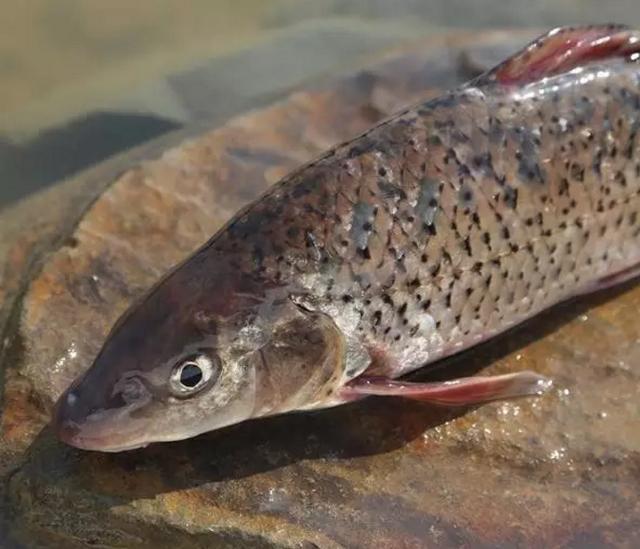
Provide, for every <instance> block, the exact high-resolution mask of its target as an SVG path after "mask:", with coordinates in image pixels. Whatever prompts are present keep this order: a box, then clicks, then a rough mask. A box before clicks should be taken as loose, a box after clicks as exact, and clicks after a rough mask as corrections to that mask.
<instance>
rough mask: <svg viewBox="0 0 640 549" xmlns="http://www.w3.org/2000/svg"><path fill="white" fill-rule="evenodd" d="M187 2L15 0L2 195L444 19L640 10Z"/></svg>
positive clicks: (592, 16)
mask: <svg viewBox="0 0 640 549" xmlns="http://www.w3.org/2000/svg"><path fill="white" fill-rule="evenodd" d="M186 5H187V4H185V3H184V2H182V1H181V0H162V1H158V0H138V1H136V2H129V1H128V0H112V1H110V2H108V3H106V2H84V1H82V0H30V1H29V2H16V1H14V2H6V3H5V5H3V17H2V18H0V84H1V85H0V104H1V105H2V116H1V117H0V207H2V205H3V204H6V203H8V202H10V201H13V200H16V199H17V198H19V197H21V196H24V195H26V194H28V193H30V192H33V191H34V190H36V189H39V188H41V187H43V186H46V185H49V184H51V183H53V182H55V181H58V180H60V179H62V178H65V177H67V176H69V175H71V174H73V173H75V172H77V171H79V170H81V169H82V168H84V167H86V166H90V165H93V164H94V163H96V162H98V161H100V160H102V159H105V158H107V157H109V156H111V155H112V154H114V153H116V152H118V151H121V150H126V149H128V148H130V147H131V146H133V145H135V144H137V143H141V142H143V141H146V140H148V139H151V138H153V137H155V136H158V135H161V134H163V133H166V132H168V131H170V130H172V129H175V128H178V127H181V126H184V125H188V124H191V123H193V122H194V121H195V120H202V119H203V114H204V115H206V118H207V119H210V120H211V123H212V124H213V123H218V122H220V121H221V120H223V119H224V118H225V117H228V116H230V115H231V114H234V113H235V112H238V111H240V110H244V109H246V108H248V107H249V106H251V105H255V104H256V103H259V102H261V101H262V102H264V101H266V100H267V99H269V98H272V97H275V96H277V95H278V94H281V93H283V92H284V91H286V89H288V88H290V87H295V86H296V85H299V84H300V83H301V82H303V81H304V80H305V79H309V78H314V77H316V76H318V75H321V74H326V73H330V72H332V71H334V72H335V71H336V70H341V69H342V68H344V67H345V66H348V65H349V64H353V63H356V62H357V61H358V60H359V59H361V58H363V57H366V56H368V55H372V54H373V53H374V52H376V51H378V50H380V49H383V48H388V47H391V46H393V45H396V44H400V43H402V42H405V41H409V40H411V39H415V38H418V37H421V36H424V35H426V34H429V33H431V32H435V31H442V30H445V29H446V28H450V27H472V28H480V27H509V26H538V27H541V28H544V27H549V26H556V25H559V24H566V23H578V22H604V21H629V20H634V19H637V17H638V15H637V7H636V0H618V1H612V2H608V3H607V4H606V8H605V7H604V5H603V4H602V3H601V2H600V1H599V0H538V1H535V0H513V1H511V2H510V3H509V6H510V9H508V10H505V9H504V2H503V1H502V0H394V1H393V2H390V1H387V0H269V1H264V0H193V1H191V2H189V3H188V9H187V8H185V6H186ZM256 52H259V53H260V54H261V56H260V57H256ZM267 67H268V70H267ZM221 80H222V81H224V86H220V85H219V82H220V81H221ZM203 82H204V85H203ZM202 90H204V92H203V91H202Z"/></svg>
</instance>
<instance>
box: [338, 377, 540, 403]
mask: <svg viewBox="0 0 640 549" xmlns="http://www.w3.org/2000/svg"><path fill="white" fill-rule="evenodd" d="M551 384H552V382H551V380H550V379H548V378H546V377H544V376H541V375H539V374H536V373H534V372H530V371H524V372H517V373H515V374H506V375H501V376H490V377H482V376H477V377H463V378H460V379H454V380H452V381H440V382H432V383H411V382H408V381H398V380H393V379H388V378H384V377H360V378H356V379H354V380H353V381H352V382H351V383H349V385H348V386H347V387H345V395H346V396H364V395H378V396H398V397H404V398H411V399H415V400H422V401H425V402H431V403H433V404H440V405H443V406H468V405H471V404H480V403H482V402H490V401H492V400H505V399H511V398H519V397H526V396H535V395H541V394H542V393H544V392H545V391H546V390H547V389H549V387H551Z"/></svg>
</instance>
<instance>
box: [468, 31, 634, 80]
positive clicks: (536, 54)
mask: <svg viewBox="0 0 640 549" xmlns="http://www.w3.org/2000/svg"><path fill="white" fill-rule="evenodd" d="M634 53H640V31H638V30H633V29H630V28H629V27H627V26H625V25H592V26H583V27H560V28H557V29H553V30H552V31H550V32H548V33H547V34H544V35H542V36H540V37H539V38H538V39H536V40H534V41H533V42H531V44H529V45H528V46H526V47H525V48H524V49H522V50H521V51H519V52H518V53H516V54H515V55H513V56H511V57H509V58H508V59H507V60H505V61H503V62H502V63H500V64H499V65H498V66H497V67H495V68H493V69H491V70H490V71H489V72H487V73H485V74H483V75H481V76H479V77H478V79H477V80H476V83H485V82H498V83H500V84H506V85H510V84H515V85H517V84H527V83H529V82H534V81H536V80H539V79H540V78H543V77H545V76H552V75H554V74H560V73H562V72H567V71H569V70H571V69H573V68H576V67H579V66H580V65H584V64H586V63H589V62H592V61H598V60H603V59H610V58H614V57H630V56H631V55H633V54H634Z"/></svg>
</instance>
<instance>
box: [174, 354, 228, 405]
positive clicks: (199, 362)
mask: <svg viewBox="0 0 640 549" xmlns="http://www.w3.org/2000/svg"><path fill="white" fill-rule="evenodd" d="M219 374H220V366H219V364H218V361H217V360H216V359H214V358H212V357H211V356H209V355H208V354H205V353H197V354H195V355H191V356H189V357H187V358H185V359H182V360H181V361H180V362H178V363H177V364H176V365H175V366H174V368H173V371H172V372H171V377H170V379H169V385H170V387H171V391H172V392H173V394H174V395H175V396H178V397H185V396H191V395H193V394H195V393H197V392H199V391H200V390H201V389H203V388H204V387H205V386H207V385H209V384H210V383H211V382H212V381H215V380H216V379H217V378H218V375H219Z"/></svg>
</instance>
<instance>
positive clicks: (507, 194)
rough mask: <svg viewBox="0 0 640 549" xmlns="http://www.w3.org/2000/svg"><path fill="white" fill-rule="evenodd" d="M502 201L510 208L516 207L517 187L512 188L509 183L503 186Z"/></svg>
mask: <svg viewBox="0 0 640 549" xmlns="http://www.w3.org/2000/svg"><path fill="white" fill-rule="evenodd" d="M504 203H505V204H506V205H507V206H509V207H510V208H511V209H514V210H515V208H516V206H517V205H518V189H514V188H513V187H510V186H509V185H507V186H505V188H504Z"/></svg>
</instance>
